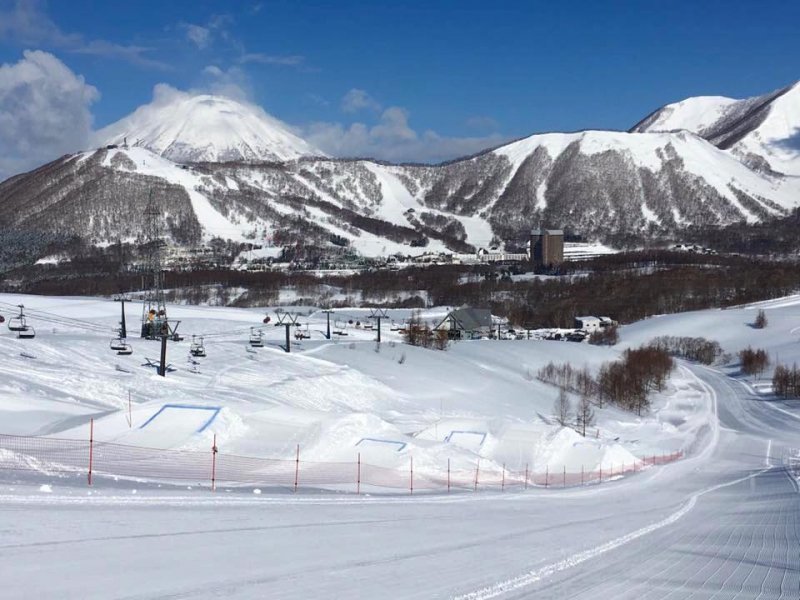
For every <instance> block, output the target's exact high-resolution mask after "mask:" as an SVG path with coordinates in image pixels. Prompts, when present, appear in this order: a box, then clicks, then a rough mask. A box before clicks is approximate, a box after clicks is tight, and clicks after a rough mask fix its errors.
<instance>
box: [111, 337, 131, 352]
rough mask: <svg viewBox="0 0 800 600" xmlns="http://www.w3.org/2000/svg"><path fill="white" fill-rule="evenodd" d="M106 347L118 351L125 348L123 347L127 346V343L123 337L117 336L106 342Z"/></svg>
mask: <svg viewBox="0 0 800 600" xmlns="http://www.w3.org/2000/svg"><path fill="white" fill-rule="evenodd" d="M108 347H109V348H110V349H111V350H114V351H116V352H120V351H122V350H125V348H127V347H128V344H127V343H126V342H125V338H123V337H118V338H114V339H113V340H111V341H110V342H109V344H108Z"/></svg>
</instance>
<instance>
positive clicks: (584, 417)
mask: <svg viewBox="0 0 800 600" xmlns="http://www.w3.org/2000/svg"><path fill="white" fill-rule="evenodd" d="M575 423H576V424H577V426H578V429H579V430H580V432H581V435H582V436H583V437H586V428H587V427H591V426H592V425H594V409H593V408H592V403H591V401H590V400H589V396H581V399H580V401H579V402H578V411H577V413H576V415H575Z"/></svg>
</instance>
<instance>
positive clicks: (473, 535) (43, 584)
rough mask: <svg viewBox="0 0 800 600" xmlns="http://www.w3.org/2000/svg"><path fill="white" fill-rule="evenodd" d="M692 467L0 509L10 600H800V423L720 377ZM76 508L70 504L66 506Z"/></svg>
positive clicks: (711, 387) (39, 497)
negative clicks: (527, 486) (440, 488)
mask: <svg viewBox="0 0 800 600" xmlns="http://www.w3.org/2000/svg"><path fill="white" fill-rule="evenodd" d="M692 370H693V371H694V373H695V374H696V375H697V376H698V378H699V379H700V380H702V382H703V383H704V384H705V385H704V386H703V387H704V388H705V389H706V391H707V393H708V401H709V402H714V401H715V400H716V403H717V406H718V414H719V425H720V427H719V429H718V430H714V431H709V432H708V435H707V436H705V438H704V440H703V443H704V444H706V446H705V448H706V450H705V451H704V450H702V449H701V448H697V449H696V450H697V452H696V455H695V457H694V458H689V459H687V460H685V461H681V462H679V463H675V464H672V465H668V466H666V467H663V468H658V469H650V470H648V471H645V472H643V473H640V474H638V475H637V476H636V477H629V478H626V479H625V480H622V481H618V482H613V483H611V484H609V485H605V484H604V485H603V486H593V487H592V488H587V489H581V490H529V491H528V492H525V493H506V494H498V493H486V494H476V495H470V494H462V495H455V496H452V497H446V496H437V497H427V498H425V497H420V498H401V497H381V498H378V497H367V498H356V497H352V496H341V497H336V496H329V495H327V496H313V495H303V496H301V497H298V498H293V497H287V496H280V495H278V496H266V495H262V496H246V497H245V496H241V495H233V494H231V495H229V496H224V495H221V494H218V495H217V496H214V497H208V496H202V495H199V494H197V493H192V494H191V495H190V494H186V493H183V494H176V493H174V492H163V493H162V492H159V493H155V492H152V491H150V492H144V491H140V492H139V494H137V495H132V494H130V492H129V491H127V490H126V491H124V492H119V491H117V492H111V491H108V490H105V491H102V492H101V493H99V494H98V493H95V494H94V495H92V496H87V495H86V491H85V490H80V491H78V490H74V491H72V492H62V491H57V492H56V494H53V495H48V494H39V493H36V494H33V493H30V490H28V491H25V490H22V489H19V490H15V491H14V492H13V493H11V494H8V495H6V496H3V497H2V498H0V532H2V535H1V536H0V581H2V582H3V587H2V592H0V595H2V597H4V598H33V597H36V598H56V597H57V598H60V599H63V598H76V599H77V598H81V599H83V598H87V599H88V598H98V599H99V598H104V599H105V598H126V599H134V598H136V599H149V598H221V597H224V598H282V599H284V598H318V597H326V598H340V597H341V598H344V597H347V598H464V599H467V598H471V599H485V598H533V597H535V598H596V597H600V598H631V599H632V598H637V599H638V598H671V599H683V598H719V599H733V598H742V599H744V598H748V599H749V598H763V599H772V598H787V599H793V600H797V598H800V579H799V576H800V550H798V548H800V494H798V493H797V487H796V484H795V482H794V481H793V480H791V479H790V478H789V477H788V475H787V473H786V471H785V470H784V469H783V468H782V467H781V464H780V459H781V456H782V454H783V452H784V451H785V450H786V449H787V448H790V447H797V446H798V445H800V436H799V435H798V434H797V432H798V431H800V429H799V428H798V426H800V421H798V420H797V414H796V413H795V412H792V408H791V407H788V406H781V405H777V406H769V405H767V403H766V402H765V401H763V400H759V399H757V398H756V397H754V396H752V395H751V394H750V392H749V390H748V389H747V388H746V387H745V386H743V385H741V384H739V383H737V382H733V381H731V380H729V379H727V378H726V377H725V376H723V375H721V374H719V373H717V372H714V371H712V370H708V369H704V368H700V367H692ZM62 493H63V494H66V495H65V496H59V495H58V494H62Z"/></svg>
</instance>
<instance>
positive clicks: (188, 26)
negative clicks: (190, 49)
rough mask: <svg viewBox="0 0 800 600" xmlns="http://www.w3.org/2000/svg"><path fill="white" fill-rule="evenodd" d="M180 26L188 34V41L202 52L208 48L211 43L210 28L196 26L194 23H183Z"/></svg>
mask: <svg viewBox="0 0 800 600" xmlns="http://www.w3.org/2000/svg"><path fill="white" fill-rule="evenodd" d="M180 26H181V28H182V29H183V30H184V31H185V32H186V39H188V40H189V41H190V42H192V43H193V44H194V45H195V46H197V47H198V48H199V49H200V50H202V49H203V48H207V47H208V45H209V44H210V43H211V30H210V29H209V28H208V27H203V26H201V25H194V24H192V23H181V25H180Z"/></svg>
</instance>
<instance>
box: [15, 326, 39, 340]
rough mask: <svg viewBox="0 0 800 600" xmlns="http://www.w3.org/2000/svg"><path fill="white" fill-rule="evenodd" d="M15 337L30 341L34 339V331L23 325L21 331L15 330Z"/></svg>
mask: <svg viewBox="0 0 800 600" xmlns="http://www.w3.org/2000/svg"><path fill="white" fill-rule="evenodd" d="M17 337H18V338H19V339H21V340H30V339H33V338H35V337H36V331H35V330H34V329H33V327H31V326H30V325H25V327H23V328H22V329H19V330H17Z"/></svg>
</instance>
